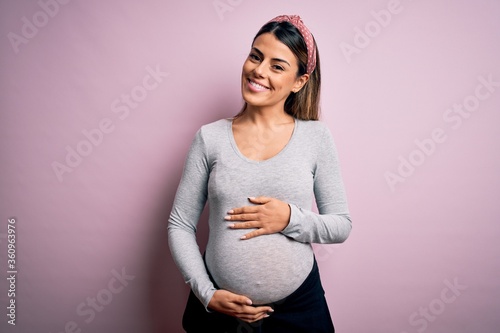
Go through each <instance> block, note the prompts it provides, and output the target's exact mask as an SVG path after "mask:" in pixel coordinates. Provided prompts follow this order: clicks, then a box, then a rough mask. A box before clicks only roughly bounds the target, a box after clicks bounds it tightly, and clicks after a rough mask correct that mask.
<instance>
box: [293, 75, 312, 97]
mask: <svg viewBox="0 0 500 333" xmlns="http://www.w3.org/2000/svg"><path fill="white" fill-rule="evenodd" d="M307 81H309V74H304V75H301V76H299V77H298V78H297V80H295V84H294V85H293V87H292V92H294V93H298V92H299V91H300V89H302V87H303V86H304V85H305V84H306V83H307Z"/></svg>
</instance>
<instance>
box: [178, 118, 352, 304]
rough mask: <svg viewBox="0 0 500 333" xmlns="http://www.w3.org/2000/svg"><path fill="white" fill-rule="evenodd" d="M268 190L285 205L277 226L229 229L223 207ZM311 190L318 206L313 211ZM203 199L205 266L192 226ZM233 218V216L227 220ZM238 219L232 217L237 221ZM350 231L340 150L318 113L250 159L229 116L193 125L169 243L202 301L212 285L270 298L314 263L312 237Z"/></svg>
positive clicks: (339, 238) (331, 238)
mask: <svg viewBox="0 0 500 333" xmlns="http://www.w3.org/2000/svg"><path fill="white" fill-rule="evenodd" d="M258 196H268V197H274V198H277V199H279V200H282V201H284V202H286V203H288V204H289V206H290V211H291V215H290V222H289V224H288V226H287V227H286V228H285V229H284V230H283V231H282V232H280V233H275V234H271V235H262V236H258V237H255V238H251V239H247V240H241V239H240V237H241V236H242V235H244V234H246V233H248V232H250V230H248V229H231V228H229V227H228V225H229V223H228V222H227V221H226V220H224V216H226V215H227V211H228V210H230V209H232V208H236V207H242V206H248V205H252V204H251V203H250V202H249V201H248V198H249V197H258ZM313 196H314V198H315V199H316V204H317V207H318V212H319V214H318V213H315V212H313V211H312V210H311V209H312V204H313ZM207 201H208V206H209V221H208V223H209V238H208V244H207V249H206V252H205V256H206V257H205V260H206V267H207V268H208V271H207V268H206V267H205V263H204V261H203V258H202V255H201V253H200V250H199V247H198V244H197V241H196V227H197V224H198V220H199V217H200V215H201V212H202V210H203V208H204V206H205V204H206V203H207ZM231 223H234V222H231ZM236 223H237V222H236ZM350 231H351V219H350V216H349V211H348V207H347V202H346V195H345V191H344V185H343V182H342V178H341V174H340V169H339V162H338V158H337V151H336V149H335V145H334V142H333V138H332V136H331V134H330V131H329V130H328V128H327V127H326V126H325V125H324V124H323V123H322V122H319V121H303V120H295V127H294V130H293V133H292V136H291V138H290V140H289V142H288V143H287V145H286V146H285V147H284V148H283V149H282V150H281V151H280V152H279V153H278V154H276V155H275V156H273V157H271V158H269V159H267V160H264V161H254V160H251V159H248V158H247V157H245V156H244V155H243V154H242V153H241V152H240V151H239V149H238V147H237V145H236V142H235V140H234V136H233V132H232V119H221V120H219V121H216V122H213V123H211V124H208V125H204V126H202V127H201V129H200V130H199V131H198V132H197V133H196V136H195V138H194V140H193V142H192V144H191V148H190V150H189V153H188V157H187V159H186V163H185V165H184V171H183V175H182V178H181V181H180V184H179V187H178V189H177V193H176V196H175V200H174V205H173V208H172V212H171V215H170V218H169V224H168V235H169V246H170V250H171V253H172V256H173V258H174V261H175V262H176V264H177V266H178V267H179V269H180V271H181V273H182V275H183V277H184V279H185V281H186V283H188V284H189V286H190V287H191V289H192V290H193V292H194V294H195V295H196V296H197V297H198V298H199V299H200V301H201V302H202V303H203V305H204V306H205V307H207V305H208V303H209V301H210V299H211V298H212V296H213V294H214V292H215V291H216V287H215V286H214V284H213V283H212V282H211V280H210V278H209V274H210V275H211V276H212V278H213V280H214V282H215V284H216V286H217V287H218V288H220V289H225V290H229V291H231V292H234V293H237V294H241V295H245V296H247V297H249V298H250V299H251V300H252V301H253V303H254V304H270V303H272V302H276V301H279V300H281V299H283V298H284V297H286V296H288V295H290V294H291V293H292V292H293V291H295V290H296V289H297V288H298V287H299V286H300V285H301V284H302V282H303V281H304V280H305V278H306V277H307V275H308V274H309V272H310V271H311V269H312V265H313V260H314V257H313V256H314V255H313V250H312V246H311V243H341V242H343V241H344V240H345V239H346V238H347V237H348V235H349V233H350Z"/></svg>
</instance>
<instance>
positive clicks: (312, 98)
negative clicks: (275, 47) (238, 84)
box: [238, 21, 321, 120]
mask: <svg viewBox="0 0 500 333" xmlns="http://www.w3.org/2000/svg"><path fill="white" fill-rule="evenodd" d="M264 33H271V34H273V35H274V36H275V37H276V38H277V39H278V40H279V41H280V42H282V43H283V44H285V45H286V46H288V48H289V49H290V50H291V51H292V53H293V54H294V55H295V56H296V57H297V59H298V63H299V70H298V71H297V77H299V76H302V75H304V74H305V73H306V68H307V46H306V43H305V41H304V38H303V37H302V35H301V34H300V32H299V30H298V29H297V28H296V27H295V26H294V25H293V24H291V23H290V22H286V21H283V22H269V23H267V24H265V25H264V26H263V27H262V28H260V30H259V32H258V33H257V35H255V37H254V39H253V41H252V45H253V43H254V42H255V39H257V37H259V36H260V35H262V34H264ZM313 38H314V37H313ZM314 46H315V47H316V68H315V69H314V71H313V72H312V73H311V74H310V75H309V80H308V81H307V82H306V84H305V85H304V86H303V87H302V89H300V90H299V91H298V92H297V93H293V92H292V93H290V95H289V96H288V97H287V99H286V101H285V112H286V113H288V114H289V115H291V116H292V117H294V118H297V119H301V120H318V119H319V97H320V91H321V70H320V63H319V52H318V48H317V46H316V41H315V42H314ZM246 106H247V104H246V102H245V105H244V106H243V108H242V110H241V111H240V113H239V114H238V116H239V115H241V114H242V113H243V112H244V111H245V109H246Z"/></svg>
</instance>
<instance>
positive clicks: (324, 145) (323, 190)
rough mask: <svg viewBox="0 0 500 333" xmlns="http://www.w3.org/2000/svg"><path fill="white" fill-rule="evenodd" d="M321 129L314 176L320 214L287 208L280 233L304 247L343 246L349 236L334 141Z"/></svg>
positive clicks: (347, 218) (349, 228)
mask: <svg viewBox="0 0 500 333" xmlns="http://www.w3.org/2000/svg"><path fill="white" fill-rule="evenodd" d="M321 128H322V133H321V135H318V139H319V141H318V142H317V143H316V147H315V148H316V151H317V153H316V163H315V168H314V176H313V177H314V178H313V181H314V196H315V199H316V204H317V207H318V212H319V214H318V213H315V212H313V211H311V210H308V209H304V208H301V207H298V206H297V205H294V204H290V211H291V214H290V222H289V224H288V226H287V227H286V228H285V229H284V230H283V231H282V233H283V234H284V235H286V236H288V237H290V238H293V239H295V240H296V241H299V242H304V243H323V244H328V243H342V242H344V241H345V240H346V239H347V237H348V236H349V234H350V232H351V228H352V223H351V217H350V215H349V209H348V206H347V199H346V194H345V189H344V183H343V181H342V176H341V173H340V165H339V161H338V155H337V150H336V147H335V144H334V141H333V137H332V135H331V134H330V131H329V130H328V128H327V127H326V126H324V125H323V126H321Z"/></svg>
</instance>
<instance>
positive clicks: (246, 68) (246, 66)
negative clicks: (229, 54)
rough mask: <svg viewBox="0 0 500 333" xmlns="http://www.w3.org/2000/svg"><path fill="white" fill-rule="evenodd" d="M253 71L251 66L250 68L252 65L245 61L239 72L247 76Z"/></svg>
mask: <svg viewBox="0 0 500 333" xmlns="http://www.w3.org/2000/svg"><path fill="white" fill-rule="evenodd" d="M252 69H253V66H252V63H251V62H250V61H249V60H247V61H245V62H244V63H243V68H242V70H241V72H242V74H248V73H250V72H251V71H252Z"/></svg>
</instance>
